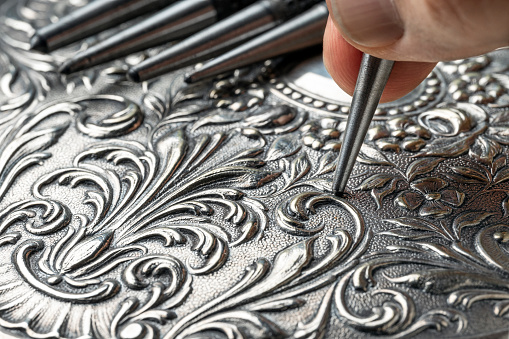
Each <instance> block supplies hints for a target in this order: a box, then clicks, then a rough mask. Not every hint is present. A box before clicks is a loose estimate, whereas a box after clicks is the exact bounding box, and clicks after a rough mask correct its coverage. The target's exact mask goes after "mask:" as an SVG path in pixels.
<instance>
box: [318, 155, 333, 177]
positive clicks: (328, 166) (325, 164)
mask: <svg viewBox="0 0 509 339" xmlns="http://www.w3.org/2000/svg"><path fill="white" fill-rule="evenodd" d="M336 159H337V155H336V154H334V152H332V151H329V152H327V153H325V154H324V155H322V156H321V157H320V160H319V161H318V164H319V165H318V170H317V171H316V175H322V174H327V173H330V172H333V171H334V170H335V169H336Z"/></svg>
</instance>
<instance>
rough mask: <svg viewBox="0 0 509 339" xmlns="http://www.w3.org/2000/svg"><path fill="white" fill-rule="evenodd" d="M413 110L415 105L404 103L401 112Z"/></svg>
mask: <svg viewBox="0 0 509 339" xmlns="http://www.w3.org/2000/svg"><path fill="white" fill-rule="evenodd" d="M414 110H415V106H414V105H406V106H403V112H405V113H406V112H412V111H414Z"/></svg>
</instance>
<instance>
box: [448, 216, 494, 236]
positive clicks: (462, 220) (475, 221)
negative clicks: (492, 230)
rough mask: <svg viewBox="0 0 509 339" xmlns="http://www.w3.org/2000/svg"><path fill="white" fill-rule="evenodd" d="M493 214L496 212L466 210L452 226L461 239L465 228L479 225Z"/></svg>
mask: <svg viewBox="0 0 509 339" xmlns="http://www.w3.org/2000/svg"><path fill="white" fill-rule="evenodd" d="M492 215H494V213H488V212H484V213H483V212H482V211H475V212H465V213H462V214H460V215H459V216H458V217H456V218H455V219H454V221H453V223H452V228H453V230H454V233H455V234H456V237H457V238H458V239H461V231H462V230H463V228H465V227H472V226H477V225H479V224H480V223H481V222H483V221H484V220H486V219H487V218H489V217H491V216H492Z"/></svg>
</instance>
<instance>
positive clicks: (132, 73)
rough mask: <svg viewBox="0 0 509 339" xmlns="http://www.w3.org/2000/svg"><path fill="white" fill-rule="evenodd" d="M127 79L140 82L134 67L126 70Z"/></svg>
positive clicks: (138, 74)
mask: <svg viewBox="0 0 509 339" xmlns="http://www.w3.org/2000/svg"><path fill="white" fill-rule="evenodd" d="M127 79H128V80H129V81H132V82H141V77H140V73H138V71H137V70H136V69H134V68H131V69H130V70H129V71H127Z"/></svg>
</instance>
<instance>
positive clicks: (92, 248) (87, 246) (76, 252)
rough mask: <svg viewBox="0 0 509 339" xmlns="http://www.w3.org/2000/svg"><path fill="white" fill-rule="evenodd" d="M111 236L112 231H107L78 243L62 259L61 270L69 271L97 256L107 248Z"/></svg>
mask: <svg viewBox="0 0 509 339" xmlns="http://www.w3.org/2000/svg"><path fill="white" fill-rule="evenodd" d="M112 238H113V232H108V233H103V234H99V235H96V236H94V237H92V238H90V239H87V240H86V241H83V242H81V243H79V244H78V245H77V246H76V247H74V248H73V251H72V252H70V253H69V254H68V255H67V256H66V257H65V258H64V260H63V261H62V272H64V273H65V272H69V271H71V270H73V269H75V268H78V267H81V266H83V265H85V264H87V263H88V262H90V261H92V260H94V259H96V258H97V257H99V256H100V255H101V254H102V253H103V252H104V251H106V250H107V249H108V248H109V246H110V243H111V240H112Z"/></svg>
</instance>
